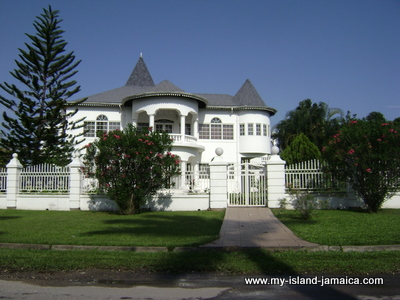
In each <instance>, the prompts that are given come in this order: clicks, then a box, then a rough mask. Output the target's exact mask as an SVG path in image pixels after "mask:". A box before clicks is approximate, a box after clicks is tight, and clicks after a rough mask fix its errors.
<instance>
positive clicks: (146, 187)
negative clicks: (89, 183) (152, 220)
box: [84, 124, 180, 214]
mask: <svg viewBox="0 0 400 300" xmlns="http://www.w3.org/2000/svg"><path fill="white" fill-rule="evenodd" d="M171 145H172V140H171V139H170V137H169V135H168V134H167V133H165V132H164V133H158V132H154V131H152V130H151V129H146V130H142V131H140V130H138V129H137V128H136V127H134V126H133V125H131V124H129V125H128V126H127V127H126V128H125V129H124V130H123V131H119V130H116V131H112V132H109V133H101V132H100V133H98V139H97V140H96V141H95V142H93V143H90V144H88V145H86V146H85V148H86V154H85V156H84V162H85V165H86V166H85V170H84V173H85V174H86V175H87V176H92V177H95V178H97V179H98V181H99V185H100V187H101V188H102V189H103V190H104V191H105V192H106V194H107V195H108V196H109V197H110V199H111V200H113V201H115V202H116V203H117V205H118V207H119V209H120V212H121V213H123V214H134V213H139V212H140V210H141V207H142V206H143V204H145V202H146V200H147V199H149V197H150V196H152V195H154V194H155V193H156V192H157V190H159V189H161V188H169V187H171V177H172V176H174V175H177V174H179V173H180V171H179V165H180V159H179V157H178V156H175V155H174V154H172V153H171V152H169V151H171Z"/></svg>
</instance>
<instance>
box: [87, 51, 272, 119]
mask: <svg viewBox="0 0 400 300" xmlns="http://www.w3.org/2000/svg"><path fill="white" fill-rule="evenodd" d="M151 93H185V94H186V95H189V96H190V95H192V96H193V98H197V100H199V98H201V99H205V100H206V101H203V102H204V103H206V104H207V107H210V108H211V107H222V108H223V107H229V108H235V107H238V108H239V107H240V108H246V107H247V108H252V107H253V108H257V109H265V110H268V111H270V112H271V113H273V114H274V113H275V112H276V110H275V109H273V108H270V107H267V106H266V105H265V102H264V101H263V100H262V98H261V97H260V95H259V94H258V92H257V91H256V89H255V88H254V86H253V84H252V83H251V82H250V80H248V79H247V80H246V81H245V83H244V84H243V85H242V87H241V88H240V89H239V91H238V92H237V93H236V95H235V96H231V95H228V94H205V93H187V92H185V91H184V90H182V89H180V88H179V87H177V86H176V85H174V84H173V83H171V82H169V81H168V80H164V81H162V82H160V83H159V84H157V85H155V84H154V81H153V78H152V77H151V75H150V72H149V70H148V69H147V66H146V64H145V62H144V60H143V58H142V56H140V58H139V60H138V62H137V63H136V65H135V68H134V69H133V71H132V73H131V75H130V76H129V78H128V80H127V82H126V84H125V86H123V87H120V88H116V89H113V90H109V91H106V92H103V93H99V94H95V95H92V96H89V97H88V99H87V100H86V102H84V103H83V105H85V104H86V105H94V106H95V105H96V104H97V105H106V104H112V105H120V104H122V103H123V102H125V101H124V99H126V98H128V97H131V99H134V98H136V99H137V98H140V97H141V96H140V95H142V94H147V95H146V96H150V95H151ZM135 96H136V97H135ZM200 101H201V100H200Z"/></svg>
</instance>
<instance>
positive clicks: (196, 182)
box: [192, 161, 202, 189]
mask: <svg viewBox="0 0 400 300" xmlns="http://www.w3.org/2000/svg"><path fill="white" fill-rule="evenodd" d="M192 172H193V179H194V185H195V188H198V189H200V188H202V186H201V184H200V182H199V180H200V174H199V162H198V161H196V163H195V164H194V166H193V170H192Z"/></svg>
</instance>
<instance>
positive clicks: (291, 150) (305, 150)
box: [281, 133, 321, 165]
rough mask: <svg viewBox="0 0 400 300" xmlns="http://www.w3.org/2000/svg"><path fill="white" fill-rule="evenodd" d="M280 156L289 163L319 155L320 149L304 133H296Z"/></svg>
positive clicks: (318, 156)
mask: <svg viewBox="0 0 400 300" xmlns="http://www.w3.org/2000/svg"><path fill="white" fill-rule="evenodd" d="M281 157H282V159H283V160H285V161H286V162H287V163H288V164H289V165H291V164H295V163H299V162H302V161H307V160H311V159H315V158H320V157H321V151H319V149H318V147H317V146H315V145H314V144H313V143H311V141H310V139H309V138H308V137H307V136H306V135H305V134H304V133H300V134H298V135H297V136H296V137H295V139H294V140H293V141H292V142H291V143H290V145H289V146H288V147H287V148H286V149H285V150H283V151H282V152H281Z"/></svg>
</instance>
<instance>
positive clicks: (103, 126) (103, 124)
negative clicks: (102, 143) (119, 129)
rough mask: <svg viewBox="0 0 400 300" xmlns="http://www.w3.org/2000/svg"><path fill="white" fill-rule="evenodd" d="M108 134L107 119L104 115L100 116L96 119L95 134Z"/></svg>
mask: <svg viewBox="0 0 400 300" xmlns="http://www.w3.org/2000/svg"><path fill="white" fill-rule="evenodd" d="M97 131H103V132H108V118H107V117H106V116H105V115H100V116H98V117H97V118H96V132H97Z"/></svg>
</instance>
